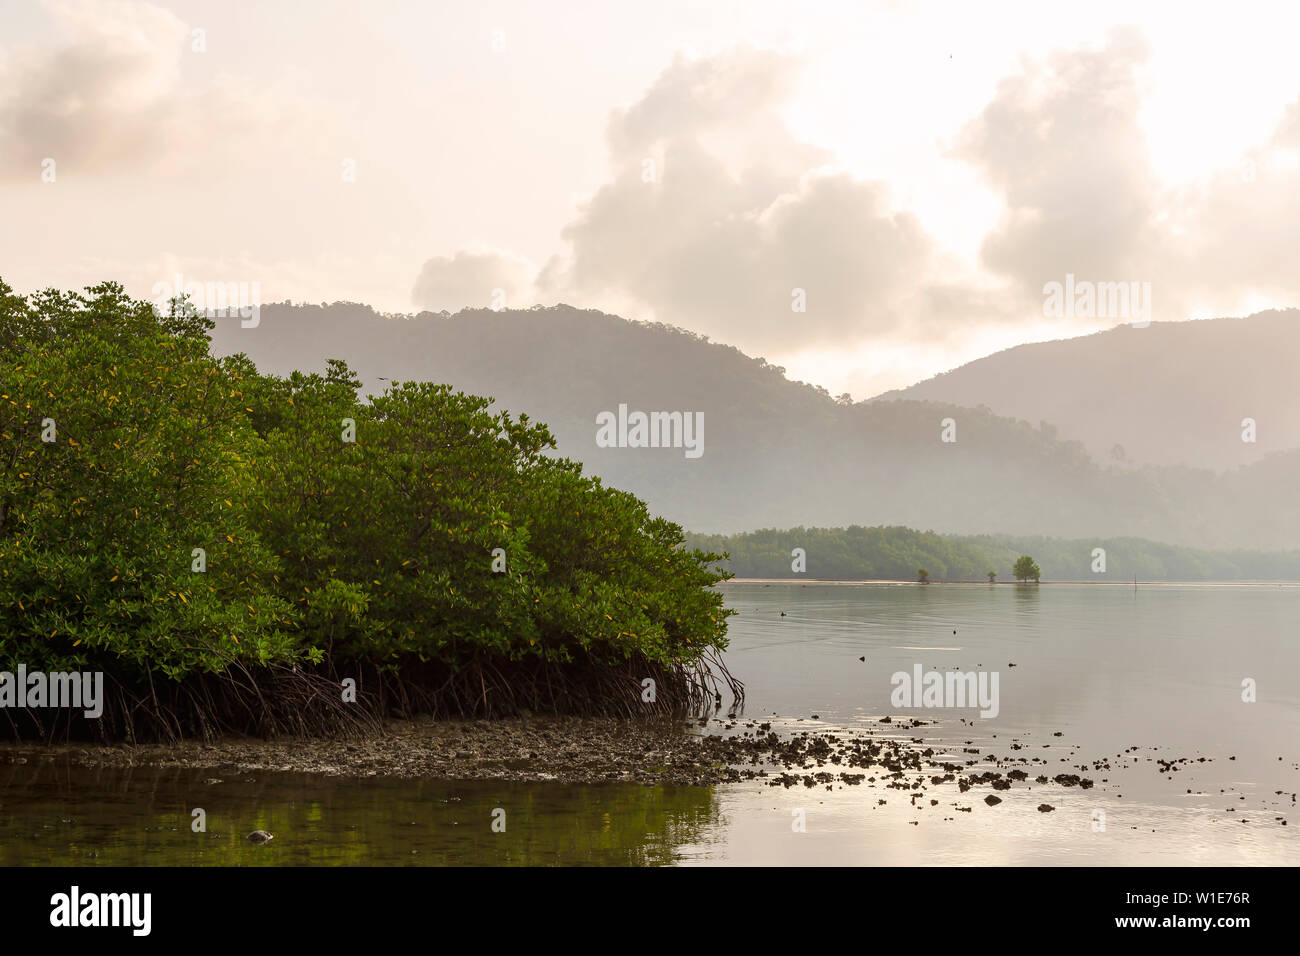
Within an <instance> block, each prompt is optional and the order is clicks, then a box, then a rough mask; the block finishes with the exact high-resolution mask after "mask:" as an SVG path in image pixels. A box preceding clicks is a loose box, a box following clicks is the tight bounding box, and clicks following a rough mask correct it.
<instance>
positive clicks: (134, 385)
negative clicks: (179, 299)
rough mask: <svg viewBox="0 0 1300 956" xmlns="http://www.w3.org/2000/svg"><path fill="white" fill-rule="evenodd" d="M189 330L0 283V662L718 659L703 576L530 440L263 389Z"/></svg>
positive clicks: (332, 387)
mask: <svg viewBox="0 0 1300 956" xmlns="http://www.w3.org/2000/svg"><path fill="white" fill-rule="evenodd" d="M211 325H212V323H211V322H209V321H208V320H206V319H204V318H203V317H202V316H199V315H197V314H196V313H194V311H193V310H192V309H190V308H188V307H187V306H186V305H185V304H184V303H175V304H173V307H172V309H171V310H170V312H169V313H168V314H167V315H157V314H156V313H155V312H154V310H153V309H152V308H151V307H150V306H149V305H148V304H147V303H143V302H137V301H132V300H130V299H129V298H128V297H127V296H126V295H125V294H124V293H123V291H122V289H121V288H120V287H119V286H117V285H114V284H111V283H110V284H104V285H101V286H97V287H94V288H91V289H88V290H86V293H85V295H80V294H76V293H59V292H47V293H41V294H39V295H36V296H32V297H30V298H27V297H22V296H16V295H14V294H13V293H12V290H11V289H10V288H9V287H8V286H7V285H4V283H3V282H0V396H3V397H2V398H0V665H3V666H6V667H8V666H12V665H16V663H18V662H23V663H26V664H27V666H28V668H30V669H37V668H41V669H46V670H54V669H82V670H85V669H102V670H105V671H106V672H108V673H110V674H112V675H114V676H116V677H119V678H120V679H122V680H124V681H128V682H139V681H140V680H148V679H152V676H153V675H154V674H155V673H157V674H160V675H162V676H165V677H167V678H171V679H173V680H180V679H183V678H185V677H187V676H189V675H191V674H195V673H202V672H222V671H224V670H226V669H227V668H229V667H231V666H232V665H236V664H238V665H243V666H245V667H249V668H253V667H256V666H258V665H268V664H273V663H275V664H289V665H299V664H308V663H313V662H321V661H325V660H327V659H328V661H329V662H332V663H336V662H339V661H346V660H355V661H362V662H365V663H367V664H369V665H372V666H375V667H379V668H387V669H398V668H400V667H401V666H402V665H404V664H406V663H409V662H420V661H422V662H434V663H436V664H438V665H442V666H445V667H450V668H452V669H453V670H454V669H456V668H458V667H460V666H462V665H464V664H465V663H467V662H470V661H475V662H480V661H485V660H486V661H521V660H525V659H535V660H536V661H538V662H542V663H559V662H571V661H583V662H588V663H596V664H603V663H615V662H625V661H628V660H632V659H643V660H648V661H651V662H654V663H656V664H659V665H662V666H663V667H665V668H669V669H672V668H674V667H680V666H689V665H691V664H693V663H695V662H697V661H698V660H699V659H700V657H701V655H702V654H704V653H705V652H706V651H708V650H710V649H719V648H721V647H723V646H725V632H726V618H727V616H728V614H729V613H730V612H727V611H726V610H724V609H723V607H722V596H721V594H720V593H718V592H717V591H716V589H713V588H711V585H713V584H715V583H717V582H718V581H719V580H721V579H723V578H724V577H725V576H726V575H725V574H722V573H719V572H717V571H714V570H712V569H711V567H710V564H711V562H714V561H716V560H718V559H719V556H718V555H713V554H707V553H703V552H699V551H692V550H689V549H686V548H684V547H682V542H683V535H682V532H681V529H680V528H678V527H677V526H676V525H674V524H671V523H670V522H667V521H663V520H661V519H657V518H652V517H651V516H650V515H649V513H648V512H647V510H646V507H645V505H644V504H642V502H640V501H639V500H638V499H637V498H635V497H633V496H632V495H629V494H626V493H623V492H620V491H616V490H613V489H610V488H606V487H604V486H603V485H602V484H601V483H600V482H599V481H598V480H594V479H592V478H588V477H584V476H583V475H582V473H581V468H580V466H578V465H575V464H574V463H572V462H569V461H566V460H563V459H557V458H555V457H552V456H551V455H549V454H547V452H548V451H550V450H551V449H553V447H554V442H553V439H552V437H551V434H550V432H549V431H548V430H547V429H546V428H545V427H544V426H541V425H537V424H533V423H531V422H530V421H529V420H528V418H527V417H526V416H520V417H519V418H518V419H515V418H512V417H511V416H510V415H508V414H505V413H494V412H492V411H491V410H490V405H491V400H490V399H486V398H478V397H475V396H470V395H465V394H462V393H458V392H453V391H452V390H451V389H450V388H449V387H448V386H445V385H432V384H428V383H394V384H393V385H392V387H391V388H389V389H388V390H387V391H386V392H385V394H383V395H380V396H377V397H373V398H371V399H370V400H369V401H360V400H358V397H357V394H356V391H357V387H358V385H359V382H358V381H357V379H356V377H355V375H353V374H352V372H351V371H350V370H349V369H348V367H347V365H346V364H344V363H343V362H341V361H333V362H331V363H330V364H329V367H328V370H327V371H326V373H325V374H323V375H319V374H311V375H308V374H301V373H293V374H291V375H288V376H286V377H276V376H268V375H261V374H259V373H258V371H257V370H256V368H255V367H254V366H253V365H252V363H251V362H250V361H249V360H248V359H247V358H246V357H245V356H243V355H236V356H232V357H229V358H224V359H215V358H213V357H212V356H211V355H210V354H209V350H208V345H209V342H208V338H207V332H208V330H209V329H210V327H211ZM47 419H50V420H53V423H54V428H55V429H56V438H55V440H54V441H52V442H44V441H42V433H43V429H44V428H45V425H43V422H45V421H46V420H47ZM346 419H350V420H351V422H352V425H353V428H352V429H349V431H348V432H347V433H345V420H346ZM353 433H354V437H355V440H351V441H349V440H345V438H349V437H353ZM196 548H202V549H204V550H205V551H206V556H207V567H206V570H205V571H203V572H202V573H198V572H196V571H194V570H192V560H193V559H192V552H193V549H196ZM494 549H501V550H502V551H503V552H504V560H505V570H504V571H503V572H501V573H497V572H495V571H494V570H493V555H494ZM497 553H498V554H500V553H501V552H497Z"/></svg>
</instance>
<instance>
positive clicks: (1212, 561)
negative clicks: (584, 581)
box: [686, 527, 1300, 582]
mask: <svg viewBox="0 0 1300 956" xmlns="http://www.w3.org/2000/svg"><path fill="white" fill-rule="evenodd" d="M686 544H687V546H689V547H696V548H700V549H702V550H705V551H710V552H714V553H719V554H720V553H722V552H728V553H729V554H730V560H728V561H723V562H719V567H721V568H722V569H724V570H728V571H731V572H732V573H733V574H735V575H736V576H737V577H742V578H797V579H804V580H808V579H817V578H820V579H825V580H833V581H834V580H839V581H870V580H881V581H915V580H917V577H918V575H917V572H918V571H919V570H921V569H922V568H924V569H925V570H926V571H928V572H929V576H930V579H931V580H932V581H986V580H987V576H988V572H990V571H992V572H994V574H996V575H997V580H999V581H1011V580H1013V577H1012V573H1011V568H1012V565H1013V564H1014V563H1015V561H1016V558H1018V557H1019V556H1020V555H1022V554H1027V555H1030V556H1031V557H1033V558H1034V560H1035V561H1036V562H1037V564H1038V566H1039V567H1040V568H1041V569H1042V575H1043V580H1044V581H1096V582H1102V581H1132V580H1133V579H1134V578H1135V577H1136V578H1137V579H1138V580H1141V581H1300V551H1287V552H1279V553H1274V554H1265V553H1260V552H1246V551H1241V552H1214V551H1201V550H1196V549H1193V548H1183V547H1175V546H1172V545H1164V544H1158V543H1156V542H1153V541H1144V540H1142V539H1140V538H1114V539H1112V538H1089V539H1085V540H1065V539H1061V538H1045V537H1008V536H1004V535H980V536H975V537H960V536H956V535H940V534H935V533H934V532H932V531H913V530H912V529H911V528H862V527H851V528H791V529H788V530H784V531H777V530H773V529H768V530H763V531H754V532H750V533H747V534H738V535H731V536H722V535H699V534H693V535H687V539H686ZM796 548H802V549H803V556H802V557H803V560H802V566H803V568H804V570H803V571H802V572H796V571H795V570H794V569H793V567H794V562H795V558H794V556H793V552H794V549H796ZM1098 549H1100V551H1101V552H1103V553H1102V554H1098ZM1102 559H1104V560H1102Z"/></svg>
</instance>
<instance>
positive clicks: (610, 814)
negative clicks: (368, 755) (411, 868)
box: [0, 583, 1300, 865]
mask: <svg viewBox="0 0 1300 956" xmlns="http://www.w3.org/2000/svg"><path fill="white" fill-rule="evenodd" d="M725 590H726V594H727V596H728V603H729V604H730V605H731V606H732V607H734V608H736V609H737V610H738V611H739V612H740V613H739V615H738V616H736V617H734V618H732V620H731V641H732V645H731V648H730V650H729V651H728V653H727V663H728V666H729V667H730V669H731V670H732V672H733V673H734V674H735V675H736V676H738V677H740V678H741V679H742V680H744V681H745V683H746V687H747V699H746V708H745V715H744V716H745V717H746V718H758V719H763V720H771V721H773V722H774V723H775V724H776V725H777V726H778V727H784V728H793V729H795V730H804V729H808V730H814V729H826V728H840V729H856V730H858V731H860V732H864V733H866V732H870V733H875V734H877V735H890V736H899V737H904V738H909V739H922V740H924V741H925V744H924V745H925V746H932V747H934V748H935V749H936V751H937V752H938V753H940V754H950V755H951V757H950V759H951V760H952V761H953V762H957V761H962V762H964V761H966V760H972V759H975V760H980V761H981V763H979V764H978V765H976V766H974V767H972V768H971V769H973V770H983V769H989V768H992V767H993V766H994V764H993V763H992V762H983V761H984V758H985V757H986V756H988V755H990V754H992V755H996V756H997V757H1003V758H1005V757H1016V758H1025V757H1029V758H1037V759H1038V760H1040V761H1043V763H1041V764H1038V765H1037V767H1029V766H1026V767H1025V769H1026V770H1029V771H1030V773H1031V777H1032V776H1034V775H1036V774H1037V773H1043V774H1044V775H1046V776H1048V777H1052V776H1055V775H1056V774H1058V773H1077V774H1080V775H1082V776H1085V777H1088V778H1090V779H1093V780H1094V781H1095V782H1096V786H1095V787H1094V788H1092V789H1090V790H1082V789H1080V788H1078V787H1073V788H1065V787H1061V786H1059V785H1056V784H1047V785H1044V786H1039V785H1036V784H1034V783H1033V782H1032V779H1031V780H1030V781H1029V782H1028V786H1026V785H1024V784H1020V785H1017V786H1015V787H1014V788H1013V789H1011V790H1010V791H1003V792H1001V793H1000V794H999V796H1001V797H1002V798H1003V802H1002V803H1001V804H999V805H998V806H995V807H989V806H986V805H985V803H984V802H983V797H984V795H985V794H986V793H989V792H991V791H989V790H988V789H987V788H985V787H976V788H974V789H972V790H971V791H969V792H968V793H965V794H961V793H959V792H958V790H957V787H956V785H955V784H951V783H950V784H941V785H939V786H928V787H927V788H925V789H924V790H920V791H917V792H918V793H919V794H920V796H921V798H920V799H918V800H916V801H915V803H914V802H913V801H911V800H910V799H909V795H908V794H906V793H904V792H902V791H899V790H897V789H887V788H885V787H884V786H883V781H877V783H876V784H875V785H874V786H873V785H870V784H868V783H865V782H864V783H863V784H862V785H860V786H845V785H842V784H839V783H836V784H834V785H833V788H832V789H829V790H828V789H826V788H825V787H824V786H817V787H813V788H806V787H804V786H802V785H798V786H794V787H791V788H788V789H787V788H785V787H773V786H768V785H767V784H768V782H769V781H770V779H771V778H766V779H764V778H759V779H756V780H752V781H747V782H744V783H736V784H726V785H722V786H718V787H713V788H705V787H645V786H638V785H632V784H602V785H599V786H569V785H563V784H550V783H534V784H520V783H503V782H495V781H473V782H459V781H438V780H425V781H395V780H384V779H382V778H368V779H340V778H326V777H315V776H308V775H300V774H272V773H255V774H244V773H241V774H228V773H223V772H221V771H214V770H199V771H193V770H159V769H135V770H88V769H83V768H76V767H71V766H68V765H66V764H63V763H59V762H55V761H50V760H43V759H41V757H40V756H39V752H38V751H30V752H28V753H27V755H26V758H25V759H26V760H27V762H26V763H0V863H3V864H6V865H14V864H77V865H95V864H106V865H107V864H118V865H121V864H142V863H148V864H176V865H204V864H236V865H257V864H407V865H412V864H413V865H434V864H456V863H486V864H504V865H511V864H514V865H526V864H533V865H536V864H566V863H596V864H665V863H719V862H724V863H752V864H767V863H797V864H806V863H830V864H907V863H913V864H951V863H959V864H965V863H994V864H999V863H1012V864H1014V863H1045V864H1052V863H1071V864H1110V863H1167V864H1205V863H1222V864H1238V863H1240V864H1245V863H1251V864H1258V863H1267V864H1296V863H1300V837H1297V829H1296V827H1297V825H1300V823H1298V821H1300V815H1296V814H1295V807H1296V805H1295V803H1294V797H1293V794H1295V792H1296V791H1297V790H1298V789H1300V786H1298V784H1300V767H1298V765H1297V760H1300V753H1298V752H1297V747H1296V741H1297V739H1300V733H1297V732H1298V731H1300V688H1297V686H1296V683H1295V679H1294V677H1293V675H1294V674H1296V673H1300V669H1297V666H1296V665H1297V664H1300V646H1298V644H1297V639H1296V633H1295V632H1296V622H1297V621H1300V587H1295V586H1278V585H1257V586H1254V585H1246V586H1243V585H1234V586H1224V587H1216V586H1207V585H1190V586H1177V585H1143V586H1141V587H1140V588H1138V589H1136V591H1135V590H1134V589H1132V588H1125V587H1113V586H1085V585H1078V586H1074V585H1044V586H1041V587H1032V586H1013V585H998V586H987V585H930V586H927V587H918V586H912V585H831V584H807V585H799V584H770V585H769V584H762V583H731V584H728V585H726V586H725ZM782 611H784V612H785V616H784V617H782V616H781V612H782ZM954 631H956V633H954ZM860 657H863V658H865V660H859V658H860ZM918 663H919V664H921V665H922V667H923V670H924V671H927V672H928V671H930V670H932V669H938V670H941V671H943V670H949V669H952V668H958V669H959V670H961V671H980V670H983V671H988V672H990V673H991V672H994V671H996V672H997V674H998V690H999V694H998V705H999V713H998V715H997V716H996V717H993V718H981V717H980V716H979V715H978V711H977V710H975V709H971V708H965V709H935V708H931V709H910V710H898V709H896V708H894V707H893V706H892V705H891V701H890V694H891V691H892V689H893V688H892V686H891V676H892V675H893V674H894V673H895V672H898V671H904V672H911V671H912V668H913V667H914V665H916V664H918ZM1012 663H1014V664H1015V665H1016V666H1015V667H1011V666H1009V665H1010V664H1012ZM1245 679H1253V680H1254V681H1255V682H1256V684H1257V695H1258V699H1257V701H1256V702H1254V703H1245V702H1243V700H1242V682H1243V680H1245ZM773 715H775V716H773ZM813 715H816V719H813ZM885 715H892V717H893V718H894V719H895V720H898V719H899V718H900V717H903V716H908V717H917V718H919V719H921V720H924V721H926V725H925V726H923V727H919V728H916V729H908V730H904V729H902V728H901V727H899V726H898V725H897V724H893V725H882V724H880V723H879V722H878V718H880V717H882V716H885ZM743 729H744V723H743V722H742V723H741V724H740V725H739V726H738V727H737V728H736V731H735V732H738V731H740V730H743ZM1056 734H1060V736H1056ZM967 748H969V749H973V750H977V751H978V755H977V754H971V753H966V752H964V751H965V750H966V749H967ZM1016 748H1019V749H1016ZM1130 748H1136V749H1130ZM1157 758H1159V759H1163V760H1166V761H1168V760H1176V759H1178V758H1190V761H1191V762H1190V763H1187V764H1176V765H1175V766H1177V767H1178V769H1177V770H1172V771H1168V772H1162V771H1161V770H1160V769H1159V767H1158V765H1157V764H1156V763H1155V760H1156V759H1157ZM1201 758H1204V760H1203V762H1202V761H1201ZM1234 758H1235V759H1234ZM1103 760H1105V761H1108V764H1109V768H1107V767H1106V766H1105V765H1104V764H1097V763H1095V762H1097V761H1103ZM1081 767H1083V768H1086V769H1080V768H1081ZM830 769H833V770H838V769H841V768H830ZM1003 769H1007V768H1006V767H1004V768H1003ZM876 774H877V775H879V771H877V772H876ZM213 781H216V782H213ZM1189 791H1190V792H1189ZM1275 791H1282V792H1281V793H1280V794H1279V793H1277V792H1275ZM882 800H883V801H884V803H883V804H882V803H881V802H880V801H882ZM931 800H937V801H938V803H937V804H936V805H933V806H932V805H931V803H930V801H931ZM1043 802H1046V803H1048V804H1050V805H1052V806H1053V807H1055V810H1054V811H1053V812H1050V813H1040V812H1039V811H1038V810H1037V807H1038V805H1039V804H1040V803H1043ZM956 807H969V808H971V812H969V813H967V812H959V811H958V810H957V809H956ZM195 808H202V809H203V810H204V811H205V813H206V827H207V829H206V832H199V833H196V832H193V831H192V829H191V821H192V819H193V817H192V812H193V810H194V809H195ZM800 811H801V812H802V819H803V821H804V829H803V831H802V832H796V831H795V830H794V829H793V828H792V824H794V823H797V821H798V814H799V812H800ZM1229 811H1231V812H1229ZM503 814H504V817H503ZM1279 817H1281V818H1285V819H1286V820H1287V825H1286V826H1283V825H1282V823H1281V821H1280V820H1279V819H1278V818H1279ZM494 819H495V820H496V821H498V830H499V829H500V825H501V821H502V819H504V832H497V831H495V830H494V829H493V821H494ZM1243 821H1244V822H1243ZM254 829H265V830H269V831H271V832H273V833H275V834H276V837H275V839H274V840H273V841H272V842H271V843H268V844H266V845H263V846H255V845H252V844H249V843H247V842H246V841H244V840H243V839H242V838H243V835H244V834H246V833H248V832H249V831H251V830H254Z"/></svg>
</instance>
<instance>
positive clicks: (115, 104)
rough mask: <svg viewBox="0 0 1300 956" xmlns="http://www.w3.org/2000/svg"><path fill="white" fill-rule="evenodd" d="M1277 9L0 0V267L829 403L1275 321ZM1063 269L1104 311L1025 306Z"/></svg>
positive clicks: (1288, 200)
mask: <svg viewBox="0 0 1300 956" xmlns="http://www.w3.org/2000/svg"><path fill="white" fill-rule="evenodd" d="M1298 26H1300V8H1288V7H1287V5H1279V4H1274V3H1260V4H1254V3H1249V2H1240V3H1233V4H1231V5H1225V4H1220V5H1197V4H1194V3H1181V4H1170V3H1135V2H1131V0H1130V2H1126V3H1109V2H1094V3H1088V4H1078V5H1071V6H1070V8H1067V7H1066V6H1065V5H1062V4H1050V3H1049V4H1044V3H1041V2H1036V3H1013V2H1005V3H992V2H990V3H984V4H970V3H900V2H889V3H848V2H844V3H816V2H800V3H774V2H763V0H750V2H743V3H731V2H716V3H710V2H700V0H694V2H677V0H658V2H656V3H653V4H647V3H632V2H590V3H588V2H572V0H567V2H559V0H557V2H550V3H537V2H500V0H497V2H492V0H489V2H465V3H460V2H455V3H452V2H434V3H398V2H385V0H367V2H362V3H354V2H339V0H323V2H287V0H280V2H276V0H268V2H262V3H258V4H231V3H229V2H224V0H223V2H175V3H137V2H127V0H114V2H68V0H48V2H31V3H27V2H22V0H2V2H0V278H3V279H4V280H5V281H6V282H8V283H9V284H10V285H11V286H13V287H15V288H16V289H18V290H19V291H21V292H31V291H35V290H36V289H40V288H47V287H60V288H79V287H82V286H85V285H88V284H92V283H96V282H99V281H103V280H105V279H113V280H116V281H119V282H121V283H123V284H124V285H125V286H126V287H127V289H128V290H129V291H130V292H132V293H133V294H135V295H138V296H140V297H142V298H155V297H156V295H157V290H158V289H159V288H160V283H173V282H174V278H175V277H176V276H178V275H179V276H182V277H184V280H185V281H186V282H189V281H199V282H221V283H231V282H234V283H240V282H243V283H249V284H250V286H252V285H253V284H255V286H256V289H257V292H258V295H259V296H260V300H261V301H262V302H275V301H284V300H286V299H287V300H292V301H306V302H331V301H337V300H345V301H352V302H364V303H367V304H369V305H372V306H374V307H375V308H376V309H378V310H381V311H385V312H393V313H411V312H415V311H419V310H423V309H431V310H435V311H436V310H440V309H446V310H449V311H456V310H458V309H460V308H463V307H490V306H498V305H502V304H504V305H505V306H507V307H511V308H516V307H527V306H531V305H533V304H536V303H541V304H544V305H552V304H555V303H557V302H564V303H568V304H570V305H574V306H578V307H581V308H598V309H602V310H605V311H610V312H615V313H617V314H620V315H623V316H626V317H628V318H634V319H645V320H651V321H660V322H666V323H669V324H672V325H676V326H681V327H683V328H687V329H690V330H692V331H695V332H698V333H701V334H704V335H707V336H709V337H710V338H711V339H713V340H714V341H719V342H724V343H727V344H730V345H735V346H737V347H739V348H740V349H742V350H743V351H745V352H746V353H747V354H750V355H756V356H762V357H765V358H767V359H768V360H769V361H771V362H773V363H774V364H777V365H780V366H783V367H785V368H786V369H787V371H788V373H789V374H790V376H791V377H793V378H797V379H802V380H805V381H809V382H813V383H815V384H818V385H822V386H824V387H826V388H828V389H829V390H830V391H831V392H832V393H834V394H840V393H842V392H848V393H850V394H852V395H853V396H854V397H855V398H858V399H862V398H867V397H870V396H872V395H875V394H878V393H880V392H882V391H885V390H887V389H891V388H896V387H902V386H905V385H908V384H911V383H912V382H915V381H918V380H921V379H924V378H928V377H930V376H932V375H934V374H937V373H939V372H942V371H945V370H947V369H950V368H953V367H955V366H957V365H960V364H962V363H963V362H966V361H970V360H972V359H975V358H978V357H980V356H982V355H985V354H988V353H990V352H993V351H996V350H999V349H1002V348H1007V347H1010V346H1013V345H1016V344H1019V343H1022V342H1029V341H1041V340H1045V339H1057V338H1065V337H1069V336H1074V335H1081V334H1087V333H1089V332H1093V331H1097V330H1100V329H1104V328H1109V327H1111V326H1114V325H1117V324H1123V323H1125V322H1131V321H1139V322H1140V321H1144V320H1146V319H1154V320H1156V321H1177V320H1186V319H1195V318H1209V317H1215V316H1228V315H1246V314H1249V313H1251V312H1255V311H1259V310H1261V309H1266V308H1283V307H1290V306H1296V305H1300V58H1298V57H1296V56H1295V53H1294V45H1295V37H1296V36H1298V35H1300V29H1297V27H1298ZM1067 276H1071V277H1073V278H1072V279H1071V280H1070V281H1071V283H1072V284H1076V285H1077V284H1078V283H1108V284H1112V283H1124V284H1125V288H1131V289H1133V290H1134V299H1133V303H1134V305H1133V308H1132V309H1131V310H1120V309H1119V308H1118V303H1117V302H1116V301H1112V302H1111V307H1110V308H1108V309H1107V308H1100V307H1099V308H1096V309H1094V310H1092V312H1091V314H1089V310H1087V309H1086V308H1080V309H1077V310H1071V311H1072V312H1074V314H1066V315H1064V316H1062V315H1060V314H1055V313H1053V312H1052V310H1051V309H1049V308H1047V307H1046V305H1045V303H1046V301H1047V298H1048V295H1047V289H1048V284H1049V283H1053V282H1055V283H1059V284H1061V285H1062V286H1064V284H1065V283H1066V282H1067ZM1080 287H1081V286H1080ZM1112 288H1113V287H1112ZM1138 290H1147V293H1148V294H1147V295H1144V296H1140V297H1139V296H1138V295H1137V291H1138ZM1138 302H1143V303H1144V304H1146V305H1149V308H1148V309H1146V310H1145V311H1143V310H1139V309H1138V308H1137V303H1138ZM1126 312H1127V313H1128V314H1126Z"/></svg>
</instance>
